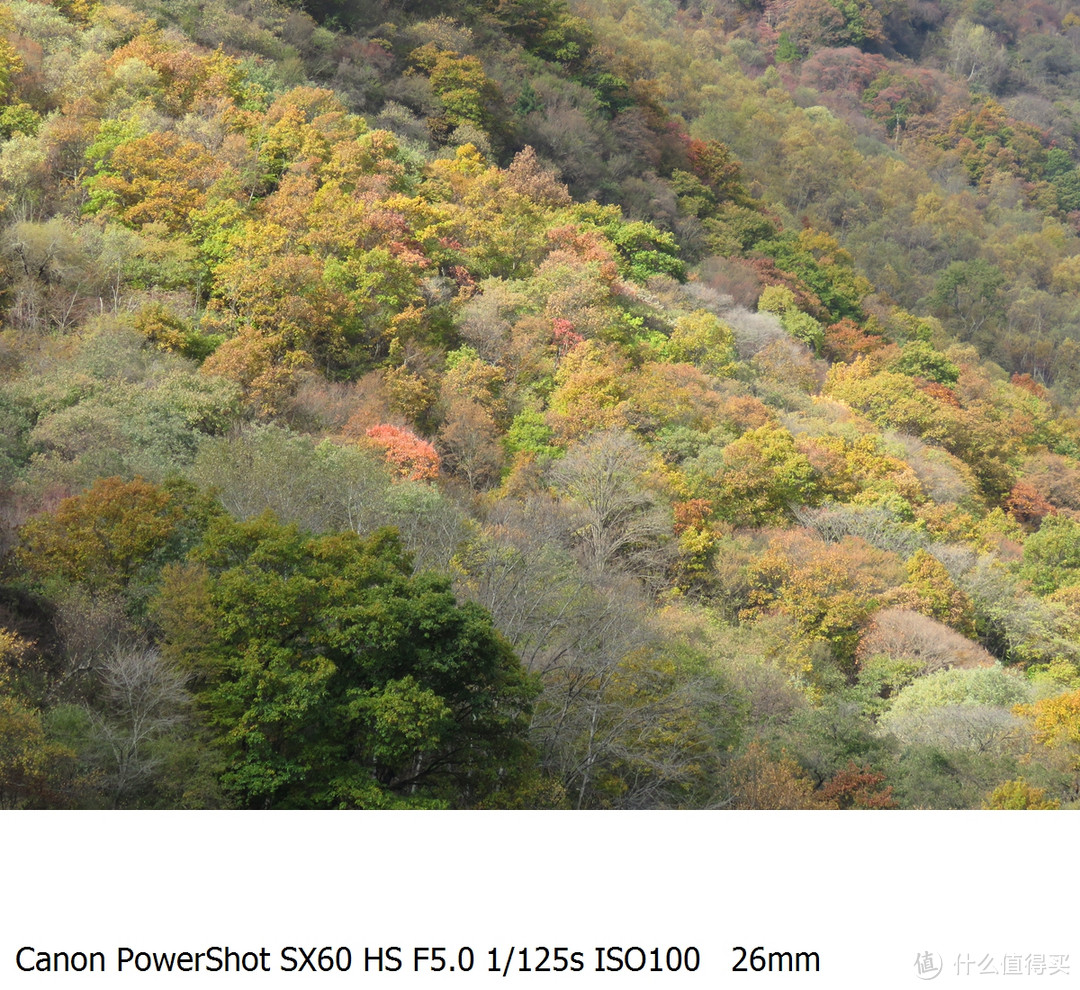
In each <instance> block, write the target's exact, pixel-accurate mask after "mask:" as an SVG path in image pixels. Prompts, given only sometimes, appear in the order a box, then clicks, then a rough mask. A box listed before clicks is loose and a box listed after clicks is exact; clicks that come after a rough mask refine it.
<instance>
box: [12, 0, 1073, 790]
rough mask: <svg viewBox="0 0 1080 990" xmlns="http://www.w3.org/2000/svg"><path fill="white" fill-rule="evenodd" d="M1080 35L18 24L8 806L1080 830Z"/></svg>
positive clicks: (207, 8)
mask: <svg viewBox="0 0 1080 990" xmlns="http://www.w3.org/2000/svg"><path fill="white" fill-rule="evenodd" d="M1072 7H1073V5H1072V4H1070V3H1067V2H1065V0H1053V2H1050V0H1048V2H1023V0H1013V2H1008V3H998V2H994V3H990V2H987V0H942V2H936V0H765V2H758V0H689V2H675V0H640V2H638V0H635V2H630V0H458V2H434V0H431V2H408V0H401V2H391V0H341V2H334V0H309V2H306V3H285V2H278V0H250V2H232V0H201V2H195V0H178V2H177V0H170V2H165V0H125V2H123V3H107V2H100V3H98V2H92V0H52V2H33V0H17V2H13V3H4V4H0V383H2V384H0V424H2V428H0V553H2V555H3V571H2V573H0V806H3V807H7V808H23V807H34V808H41V807H47V808H60V807H91V808H99V807H101V808H114V807H119V808H126V807H159V808H205V807H216V808H220V807H224V808H233V807H242V808H271V807H289V808H338V807H345V808H431V807H435V808H439V807H451V808H623V809H637V808H697V807H706V808H751V809H762V808H834V809H835V808H878V809H884V808H895V807H903V808H967V807H970V808H980V807H989V808H1056V807H1068V806H1072V805H1075V804H1076V803H1077V802H1078V801H1080V791H1078V788H1080V415H1078V392H1080V170H1078V162H1080V14H1078V13H1076V12H1075V11H1073V10H1072Z"/></svg>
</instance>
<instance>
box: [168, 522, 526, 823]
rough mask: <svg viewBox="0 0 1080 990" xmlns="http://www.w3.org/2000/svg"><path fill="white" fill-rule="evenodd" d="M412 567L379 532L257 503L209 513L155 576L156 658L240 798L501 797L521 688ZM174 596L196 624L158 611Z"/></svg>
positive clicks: (389, 534) (400, 802)
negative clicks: (161, 651) (175, 666)
mask: <svg viewBox="0 0 1080 990" xmlns="http://www.w3.org/2000/svg"><path fill="white" fill-rule="evenodd" d="M411 570H412V565H411V561H410V559H409V556H408V555H407V554H406V553H405V552H404V550H403V549H402V547H401V543H400V541H399V539H398V537H397V535H396V533H394V532H393V531H391V530H380V531H378V532H377V533H376V534H374V535H373V536H371V537H369V538H367V539H363V538H361V537H360V536H358V535H357V534H355V533H342V534H335V535H327V536H316V537H312V536H309V535H307V534H305V533H302V532H301V531H300V530H298V529H297V528H296V527H294V526H283V525H281V524H280V523H278V522H276V521H275V520H274V519H273V517H272V516H270V515H268V514H267V515H263V516H260V517H258V518H256V519H253V520H250V521H249V522H245V523H236V522H233V521H231V520H227V519H222V520H219V521H218V522H217V523H216V524H215V525H214V526H212V527H211V529H210V530H209V531H208V532H207V535H206V538H205V540H204V542H203V544H202V545H201V546H200V547H198V548H196V550H195V551H193V553H192V554H191V555H190V561H189V564H188V565H187V566H186V567H185V568H182V569H181V568H177V569H174V570H173V571H172V572H171V573H170V576H169V580H168V581H167V582H166V585H165V588H164V591H163V595H162V600H163V606H164V607H163V608H162V609H161V610H160V611H161V614H162V616H163V624H164V626H165V632H166V642H167V652H168V654H169V655H170V656H172V657H173V658H175V659H176V660H177V661H178V662H179V663H180V664H181V665H182V666H183V667H186V668H187V669H189V670H190V671H191V673H192V676H193V690H194V692H195V696H196V703H197V705H198V707H199V708H200V710H201V712H202V715H203V717H204V719H205V723H206V725H207V728H208V731H209V734H210V736H211V739H212V744H213V745H214V746H215V747H217V748H218V749H219V750H220V751H221V752H222V754H223V757H224V759H225V762H226V769H225V771H224V773H223V775H222V786H223V788H224V790H225V791H226V792H227V793H230V794H232V795H234V796H235V797H236V798H237V800H238V801H239V802H240V803H241V804H245V805H247V806H250V807H308V808H311V807H364V808H371V807H392V806H396V807H421V806H432V805H436V806H445V805H451V806H456V807H461V806H473V805H477V804H479V803H481V802H486V803H488V804H492V803H499V801H500V800H501V799H502V798H503V797H506V798H507V800H512V799H513V798H512V796H513V794H514V790H515V788H516V787H517V786H518V785H519V784H520V783H521V782H522V780H523V779H524V778H526V777H527V775H528V773H529V772H530V771H531V770H532V769H533V757H532V754H531V750H530V749H529V748H528V746H527V744H526V741H525V732H526V729H527V726H528V719H529V715H530V712H531V704H532V698H533V696H534V695H535V693H536V686H535V684H534V682H533V681H532V680H531V679H530V678H529V677H528V676H527V675H526V674H525V672H524V671H523V670H522V668H521V665H520V663H519V662H518V659H517V657H516V656H515V655H514V653H513V651H512V649H511V648H510V646H509V645H508V644H507V643H506V641H505V640H504V639H503V638H502V637H501V636H500V635H499V634H498V633H497V632H496V631H495V629H494V628H493V626H492V623H491V618H490V616H489V615H488V614H487V613H486V612H485V611H484V610H483V609H481V608H480V607H479V606H476V605H473V604H471V603H466V604H464V605H458V604H457V603H456V602H455V600H454V597H453V595H452V594H451V592H450V590H449V584H448V582H446V581H445V580H443V579H441V578H438V577H434V576H432V575H426V574H421V575H418V576H416V577H412V576H410V575H411ZM181 598H183V599H184V600H186V601H199V602H201V603H202V604H201V606H200V611H201V612H202V613H203V616H204V618H205V619H207V620H208V621H204V622H201V623H192V622H189V621H188V618H189V616H188V612H187V611H186V610H185V609H183V608H176V607H169V603H170V600H175V601H176V602H179V601H180V599H181Z"/></svg>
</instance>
